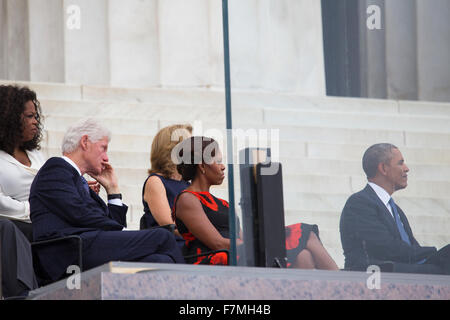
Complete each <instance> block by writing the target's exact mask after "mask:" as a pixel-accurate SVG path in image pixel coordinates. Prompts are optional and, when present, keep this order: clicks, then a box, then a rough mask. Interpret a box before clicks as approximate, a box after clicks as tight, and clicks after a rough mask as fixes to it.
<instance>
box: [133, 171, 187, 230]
mask: <svg viewBox="0 0 450 320" xmlns="http://www.w3.org/2000/svg"><path fill="white" fill-rule="evenodd" d="M152 176H157V177H158V178H160V179H161V182H162V183H163V185H164V188H166V196H167V200H168V201H169V206H170V208H171V209H172V207H173V202H174V200H175V197H176V196H177V195H179V194H180V193H181V191H183V190H184V189H186V188H187V187H189V183H188V182H186V181H183V180H181V181H178V180H174V179H169V178H165V177H163V176H161V175H159V174H157V173H152V174H150V175H149V176H148V177H147V179H145V182H144V186H143V187H142V204H143V205H144V215H143V216H142V217H141V220H140V229H141V230H142V229H148V228H153V227H157V226H158V222H156V220H155V218H154V217H153V215H152V213H151V211H150V208H149V206H148V203H147V201H145V200H144V191H145V184H146V183H147V180H148V179H149V178H150V177H152Z"/></svg>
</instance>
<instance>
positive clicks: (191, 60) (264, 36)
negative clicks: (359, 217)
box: [0, 0, 450, 101]
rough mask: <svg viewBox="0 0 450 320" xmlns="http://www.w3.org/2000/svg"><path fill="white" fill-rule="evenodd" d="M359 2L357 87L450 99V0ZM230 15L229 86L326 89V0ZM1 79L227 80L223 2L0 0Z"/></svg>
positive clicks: (270, 1)
mask: <svg viewBox="0 0 450 320" xmlns="http://www.w3.org/2000/svg"><path fill="white" fill-rule="evenodd" d="M370 5H376V6H378V7H379V8H380V9H381V28H380V29H375V30H368V29H367V27H366V19H367V17H368V14H367V12H366V9H367V7H368V6H370ZM358 6H359V15H360V26H359V30H360V44H359V45H360V52H361V56H360V60H361V68H360V72H361V74H360V79H361V87H362V88H363V90H362V91H361V96H363V97H370V98H388V99H407V100H430V101H450V71H449V69H448V68H447V64H448V61H450V26H449V24H450V22H449V19H448V17H449V16H450V2H449V1H448V0H434V1H426V0H360V1H359V2H358ZM229 22H230V26H229V28H230V53H231V81H232V87H233V88H234V89H254V90H264V91H277V92H295V93H298V94H302V95H310V96H323V95H325V94H326V89H325V70H324V69H325V66H324V54H323V47H324V46H323V34H322V12H321V2H320V1H318V0H317V1H311V0H246V1H241V0H229ZM0 78H2V79H8V80H31V81H44V82H64V83H75V84H88V85H111V86H116V87H155V86H156V87H157V86H162V87H223V83H224V71H223V38H222V1H221V0H190V1H185V0H128V1H120V0H96V1H89V0H0Z"/></svg>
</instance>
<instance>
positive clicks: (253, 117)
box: [43, 101, 450, 134]
mask: <svg viewBox="0 0 450 320" xmlns="http://www.w3.org/2000/svg"><path fill="white" fill-rule="evenodd" d="M67 104H68V105H69V106H64V105H67ZM66 108H70V110H74V109H75V110H77V116H80V117H86V116H94V117H101V118H103V119H108V118H110V117H116V118H117V117H118V118H120V119H122V120H124V122H125V121H126V119H128V120H129V121H130V122H131V121H132V120H133V121H132V123H134V122H137V123H139V122H142V120H147V119H149V120H153V121H157V120H170V121H181V120H182V121H191V122H193V121H195V120H200V121H203V122H205V123H217V126H216V127H217V128H219V129H220V128H223V127H224V126H223V124H224V122H225V110H224V109H223V108H218V107H217V106H215V107H212V106H195V107H187V106H162V105H159V106H154V105H142V104H117V103H110V104H108V103H105V102H101V103H97V104H96V103H92V102H88V103H86V102H83V103H78V104H77V103H76V102H73V101H71V102H69V103H64V102H61V101H49V102H47V105H46V106H45V108H44V106H43V109H45V110H46V111H44V113H45V114H46V115H47V118H49V119H48V121H50V122H51V121H52V119H50V118H52V117H54V116H57V115H61V116H64V115H67V111H66ZM47 109H48V110H47ZM134 119H136V120H134ZM178 119H179V120H178ZM233 119H234V120H235V122H237V123H238V124H239V123H242V124H245V125H250V124H255V125H256V124H264V125H266V126H267V127H270V128H279V127H280V126H281V127H283V126H295V127H327V128H354V129H378V130H403V131H411V132H416V133H417V132H426V133H444V134H448V133H450V127H449V126H448V123H449V121H450V117H447V116H430V115H420V116H419V115H403V114H374V113H351V112H336V111H304V110H301V109H280V108H279V109H275V108H264V109H261V108H254V109H250V108H237V109H236V110H235V116H234V117H233ZM58 120H59V121H58V122H57V123H63V122H64V120H61V119H58ZM53 122H55V121H53ZM66 122H67V121H66ZM69 122H73V119H69ZM51 123H52V122H51Z"/></svg>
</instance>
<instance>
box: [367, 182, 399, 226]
mask: <svg viewBox="0 0 450 320" xmlns="http://www.w3.org/2000/svg"><path fill="white" fill-rule="evenodd" d="M368 185H369V186H371V187H372V189H373V191H375V193H376V194H377V196H378V198H380V200H381V202H383V203H384V205H385V206H386V208H387V209H388V210H389V212H390V213H391V216H392V219H394V221H395V218H394V214H393V213H392V208H391V205H390V204H389V200H391V196H390V195H389V193H388V192H387V191H386V190H384V189H383V188H382V187H380V186H379V185H377V184H375V183H373V182H368Z"/></svg>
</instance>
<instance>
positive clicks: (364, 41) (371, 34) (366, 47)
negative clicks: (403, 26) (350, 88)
mask: <svg viewBox="0 0 450 320" xmlns="http://www.w3.org/2000/svg"><path fill="white" fill-rule="evenodd" d="M384 1H385V0H362V1H360V2H359V5H360V8H359V10H360V11H359V12H360V17H361V19H360V30H361V36H360V41H361V42H360V45H361V47H360V48H361V84H362V88H361V93H362V96H363V97H364V96H366V97H368V98H379V99H383V98H386V97H387V85H386V40H385V39H386V36H385V34H386V32H387V29H386V24H385V10H384V9H385V7H384ZM370 5H376V6H377V7H379V8H380V10H381V11H380V12H381V15H380V17H381V29H373V30H369V29H368V27H367V24H366V22H367V18H368V17H369V15H368V14H367V8H368V7H369V6H370Z"/></svg>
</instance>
